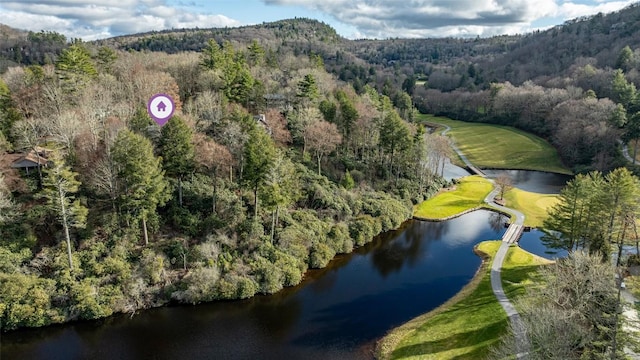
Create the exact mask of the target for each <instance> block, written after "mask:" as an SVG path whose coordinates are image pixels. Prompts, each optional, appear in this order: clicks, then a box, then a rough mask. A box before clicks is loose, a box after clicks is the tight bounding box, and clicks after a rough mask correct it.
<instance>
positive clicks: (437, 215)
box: [413, 175, 493, 220]
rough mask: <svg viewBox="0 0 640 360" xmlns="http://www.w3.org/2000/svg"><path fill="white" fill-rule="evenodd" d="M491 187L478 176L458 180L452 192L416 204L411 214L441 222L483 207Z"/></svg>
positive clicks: (485, 180)
mask: <svg viewBox="0 0 640 360" xmlns="http://www.w3.org/2000/svg"><path fill="white" fill-rule="evenodd" d="M492 189H493V185H492V184H491V183H490V182H489V181H488V180H487V179H483V178H481V177H480V176H477V175H476V176H466V177H464V178H461V179H460V182H459V183H458V184H457V185H456V189H455V190H453V191H448V192H443V193H440V194H438V195H437V196H434V197H432V198H431V199H429V200H426V201H424V202H422V203H420V204H418V205H417V206H416V207H415V209H414V212H413V215H414V216H415V217H418V218H421V219H427V220H441V219H446V218H449V217H451V216H455V215H458V214H461V213H464V212H465V211H468V210H471V209H476V208H479V207H483V206H485V204H484V198H485V197H486V196H487V195H489V193H490V192H491V190H492Z"/></svg>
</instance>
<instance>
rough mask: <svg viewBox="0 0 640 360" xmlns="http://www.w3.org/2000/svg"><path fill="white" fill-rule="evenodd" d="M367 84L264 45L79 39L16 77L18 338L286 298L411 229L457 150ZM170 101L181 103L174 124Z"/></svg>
mask: <svg viewBox="0 0 640 360" xmlns="http://www.w3.org/2000/svg"><path fill="white" fill-rule="evenodd" d="M48 35H51V34H47V33H43V34H39V35H38V36H48ZM30 36H34V34H31V35H30ZM362 90H363V91H361V92H360V93H356V92H355V91H354V90H353V88H352V87H351V86H350V85H349V84H347V83H344V82H341V81H339V80H338V79H336V78H335V77H334V76H332V75H331V74H329V73H327V72H326V71H325V70H324V68H323V61H322V58H321V57H318V56H316V55H313V54H312V55H307V54H296V53H295V52H294V51H293V50H291V49H288V48H286V47H280V46H278V45H275V44H271V43H266V44H263V43H262V42H261V41H259V40H253V41H250V42H248V43H246V44H240V43H238V42H234V43H232V42H230V41H223V42H221V43H218V42H216V41H215V40H209V41H207V42H206V44H205V45H204V47H203V48H202V50H201V51H198V52H179V53H176V54H167V53H165V52H148V51H145V52H137V51H121V50H114V49H112V48H110V47H106V46H97V45H95V44H86V43H81V42H78V41H75V42H73V43H72V44H70V45H66V46H65V47H64V49H63V50H61V52H60V54H59V55H58V56H57V58H56V60H55V62H54V63H53V64H45V65H29V66H13V67H10V68H8V70H7V71H6V72H4V73H3V74H2V77H1V81H0V152H1V159H2V161H1V163H0V174H1V177H0V185H1V187H0V319H1V324H2V330H5V331H6V330H10V329H15V328H18V327H24V326H42V325H46V324H50V323H57V322H65V321H70V320H76V319H94V318H100V317H104V316H109V315H110V314H113V313H120V312H131V313H132V312H135V311H136V310H137V309H141V308H147V307H152V306H159V305H162V304H166V303H169V302H178V303H198V302H201V301H211V300H215V299H238V298H247V297H250V296H253V295H254V294H259V293H260V294H268V293H273V292H276V291H278V290H280V289H282V288H283V287H284V286H292V285H296V284H298V283H299V282H300V281H301V280H302V279H303V277H304V274H305V271H306V270H307V269H308V268H320V267H324V266H326V265H327V263H328V262H329V261H330V260H331V259H332V258H333V257H334V256H335V255H336V254H338V253H348V252H351V251H352V250H353V249H354V248H355V247H357V246H361V245H363V244H365V243H367V242H369V241H371V240H372V239H373V237H374V236H375V235H377V234H379V233H382V232H385V231H389V230H392V229H395V228H397V227H398V226H399V225H400V224H401V223H402V222H403V221H405V220H406V219H407V218H409V217H410V216H411V208H412V205H413V204H415V203H417V202H418V201H421V200H422V199H424V198H425V197H426V196H429V195H430V194H432V193H434V192H435V191H437V190H438V189H439V188H440V187H441V186H442V180H441V178H440V177H439V176H438V169H440V164H442V161H444V157H446V156H447V154H448V149H447V147H446V146H442V144H444V143H445V142H443V141H444V140H443V139H442V138H441V137H440V136H436V135H426V134H425V133H424V129H423V127H417V126H414V125H413V124H411V123H409V122H407V121H406V120H407V119H410V118H411V117H412V115H413V113H412V112H411V111H404V112H399V111H397V110H396V109H395V108H394V107H393V104H392V102H391V100H390V99H389V98H388V97H387V96H384V95H380V94H379V93H378V92H377V91H375V89H373V88H371V87H365V88H364V89H362ZM156 93H166V94H169V95H171V96H172V97H173V99H175V102H176V109H177V111H176V114H175V115H174V116H173V117H172V118H171V120H169V122H168V123H167V124H166V125H164V126H163V127H159V126H158V125H156V124H155V123H154V122H153V121H152V120H151V119H150V118H149V116H148V115H147V111H146V103H147V101H148V100H149V98H150V97H151V96H152V95H153V94H156ZM16 166H18V167H16Z"/></svg>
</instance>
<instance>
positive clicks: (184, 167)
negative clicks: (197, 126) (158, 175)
mask: <svg viewBox="0 0 640 360" xmlns="http://www.w3.org/2000/svg"><path fill="white" fill-rule="evenodd" d="M191 137H192V131H191V129H190V128H189V126H188V125H187V124H186V123H185V122H184V120H182V119H181V118H180V117H177V116H174V117H172V118H171V119H170V120H169V121H168V122H167V123H166V124H165V125H164V126H163V127H162V137H161V138H160V150H161V151H162V152H161V156H162V165H163V167H164V170H165V171H166V174H167V176H170V177H172V178H176V179H178V203H179V204H180V206H182V180H183V178H184V177H185V176H186V175H188V174H191V173H192V172H193V171H194V169H195V161H194V157H195V152H194V150H193V143H192V141H191Z"/></svg>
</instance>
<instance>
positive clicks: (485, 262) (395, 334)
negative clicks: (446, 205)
mask: <svg viewBox="0 0 640 360" xmlns="http://www.w3.org/2000/svg"><path fill="white" fill-rule="evenodd" d="M482 242H484V241H482ZM482 242H480V243H482ZM480 243H478V244H476V245H475V246H474V247H473V253H474V254H476V255H478V257H480V259H481V263H480V266H479V267H478V270H476V272H475V274H474V275H473V277H472V278H471V280H470V281H469V282H468V283H467V284H466V285H465V286H464V287H462V289H460V291H458V292H457V293H456V294H455V295H453V296H452V297H450V298H449V299H448V300H447V301H445V302H444V303H442V304H441V305H439V306H438V307H436V308H435V309H433V310H431V311H429V312H427V313H424V314H422V315H418V316H417V317H415V318H413V319H411V320H409V321H407V322H405V323H404V324H402V325H400V326H398V327H396V328H393V329H391V330H389V332H387V334H385V335H384V336H383V337H382V338H380V339H378V340H376V342H375V351H374V357H375V359H378V360H382V359H388V358H389V355H391V352H392V351H393V350H394V349H395V347H396V346H397V345H398V343H399V342H400V341H402V339H403V338H404V337H405V336H406V335H407V334H409V333H410V332H412V331H415V330H416V328H417V327H419V326H421V325H422V324H423V323H424V322H426V321H428V320H430V319H431V318H433V317H434V316H436V315H438V314H440V313H442V312H444V311H446V310H448V309H449V308H450V307H451V306H453V305H455V304H456V303H458V302H460V301H462V300H464V299H465V298H466V297H467V296H469V295H471V293H472V292H473V291H475V290H476V289H477V288H478V286H479V285H480V282H481V281H482V279H483V278H484V276H485V275H487V274H486V272H487V270H488V269H489V268H490V267H491V260H492V259H493V257H492V256H491V255H489V254H487V253H485V252H483V251H481V250H479V249H478V245H479V244H480Z"/></svg>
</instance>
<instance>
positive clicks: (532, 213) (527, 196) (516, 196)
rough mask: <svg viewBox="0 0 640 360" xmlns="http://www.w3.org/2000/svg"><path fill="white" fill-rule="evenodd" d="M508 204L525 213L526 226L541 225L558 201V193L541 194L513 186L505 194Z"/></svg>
mask: <svg viewBox="0 0 640 360" xmlns="http://www.w3.org/2000/svg"><path fill="white" fill-rule="evenodd" d="M504 198H505V200H506V201H507V203H506V206H507V207H510V208H513V209H516V210H519V211H520V212H522V213H523V214H524V215H525V220H524V224H525V226H532V227H540V226H542V222H543V221H544V219H545V218H546V217H547V215H548V212H549V210H550V209H551V207H552V206H553V205H555V204H556V203H558V195H552V194H539V193H534V192H529V191H524V190H520V189H517V188H513V189H511V190H509V191H507V192H506V193H505V194H504Z"/></svg>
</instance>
